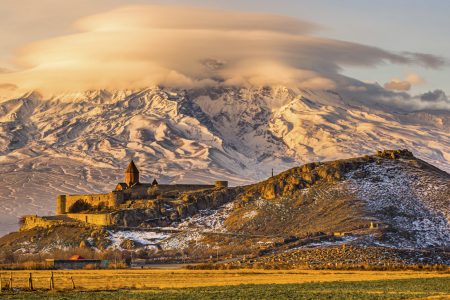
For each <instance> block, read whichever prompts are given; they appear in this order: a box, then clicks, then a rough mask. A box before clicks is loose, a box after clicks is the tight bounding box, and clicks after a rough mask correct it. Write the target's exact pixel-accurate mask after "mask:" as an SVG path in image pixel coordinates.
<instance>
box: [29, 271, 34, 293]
mask: <svg viewBox="0 0 450 300" xmlns="http://www.w3.org/2000/svg"><path fill="white" fill-rule="evenodd" d="M28 288H29V289H30V291H32V290H33V275H32V274H31V273H30V277H29V278H28Z"/></svg>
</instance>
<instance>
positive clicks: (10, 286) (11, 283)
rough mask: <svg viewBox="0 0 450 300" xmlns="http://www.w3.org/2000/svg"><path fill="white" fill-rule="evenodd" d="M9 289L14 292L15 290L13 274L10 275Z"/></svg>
mask: <svg viewBox="0 0 450 300" xmlns="http://www.w3.org/2000/svg"><path fill="white" fill-rule="evenodd" d="M9 289H10V290H11V291H12V289H13V279H12V272H11V273H9Z"/></svg>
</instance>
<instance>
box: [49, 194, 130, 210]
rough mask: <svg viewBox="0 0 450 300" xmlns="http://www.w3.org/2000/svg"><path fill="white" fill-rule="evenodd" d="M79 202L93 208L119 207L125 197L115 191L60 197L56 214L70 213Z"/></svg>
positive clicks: (57, 201) (57, 200)
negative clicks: (101, 206) (100, 206)
mask: <svg viewBox="0 0 450 300" xmlns="http://www.w3.org/2000/svg"><path fill="white" fill-rule="evenodd" d="M79 200H81V201H84V202H86V203H88V204H90V205H92V206H99V205H103V206H105V207H117V206H118V205H119V204H121V203H123V201H124V197H123V192H122V191H113V192H111V193H108V194H90V195H59V196H58V197H57V199H56V213H57V214H65V213H68V212H69V211H70V208H71V207H72V205H74V204H75V203H76V202H77V201H79Z"/></svg>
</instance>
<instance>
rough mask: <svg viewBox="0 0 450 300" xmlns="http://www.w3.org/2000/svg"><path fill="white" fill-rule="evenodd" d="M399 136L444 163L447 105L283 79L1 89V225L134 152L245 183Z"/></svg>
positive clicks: (172, 173) (166, 170)
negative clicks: (258, 83) (407, 105)
mask: <svg viewBox="0 0 450 300" xmlns="http://www.w3.org/2000/svg"><path fill="white" fill-rule="evenodd" d="M397 148H407V149H410V150H411V151H412V152H413V153H414V155H415V156H417V157H418V158H421V159H423V160H424V161H427V162H429V163H431V164H433V165H435V166H437V167H439V168H440V169H442V170H444V171H447V172H449V171H450V163H449V162H450V113H449V112H447V111H417V112H401V111H398V112H392V110H391V109H386V108H384V107H383V106H382V105H375V104H371V105H368V104H367V101H366V102H365V101H364V99H344V98H342V97H341V96H340V95H339V94H337V93H335V92H332V91H310V90H300V89H288V88H285V87H261V88H256V87H255V88H241V87H234V88H233V87H228V88H207V89H192V90H181V89H172V88H163V87H152V88H148V89H143V90H137V91H136V90H134V91H131V90H121V91H106V90H98V91H89V92H80V93H67V94H61V95H55V96H52V97H50V98H48V97H47V98H46V97H43V96H41V95H40V94H38V93H36V92H32V93H29V94H26V95H23V96H22V97H19V98H16V99H2V100H0V171H1V173H2V175H1V176H0V186H1V188H0V207H1V210H0V233H1V234H4V233H6V232H8V231H10V230H15V229H17V217H18V216H20V215H23V214H49V213H53V212H54V206H55V197H56V195H57V194H66V193H85V192H89V193H90V192H99V191H110V190H112V189H113V187H114V185H115V183H116V182H118V181H119V179H121V178H122V174H121V173H122V170H123V169H124V167H125V166H126V164H127V163H128V161H129V160H130V159H131V158H133V159H134V160H135V161H137V163H138V165H139V166H140V170H141V172H142V175H143V176H144V179H143V180H144V181H149V182H150V180H151V179H152V178H157V179H158V181H159V182H198V183H209V182H211V181H213V180H220V179H224V180H229V181H230V183H231V184H232V185H242V184H248V183H253V182H257V181H260V180H262V179H265V178H267V177H269V176H270V174H271V170H272V169H274V172H275V173H276V174H277V173H279V172H282V171H284V170H287V169H289V168H291V167H294V166H298V165H300V164H303V163H307V162H312V161H322V160H332V159H341V158H349V157H354V156H358V155H364V154H368V153H373V152H374V151H375V150H378V149H397ZM374 168H376V166H374ZM368 171H370V172H372V171H373V172H375V169H373V170H368ZM382 171H383V170H382ZM380 172H381V171H380ZM383 172H385V170H384V171H383ZM386 172H387V171H386ZM388 175H389V174H386V176H388ZM383 176H384V175H383ZM402 176H403V175H402ZM402 178H403V177H402ZM381 180H385V179H381ZM368 188H372V187H368ZM373 193H376V188H375V190H374V191H373ZM364 197H368V199H369V198H370V197H373V196H371V194H367V195H366V196H364ZM392 197H394V196H392ZM392 201H394V200H392Z"/></svg>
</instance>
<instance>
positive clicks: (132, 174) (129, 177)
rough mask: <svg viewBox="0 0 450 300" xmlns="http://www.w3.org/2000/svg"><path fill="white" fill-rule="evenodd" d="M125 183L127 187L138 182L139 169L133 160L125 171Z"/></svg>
mask: <svg viewBox="0 0 450 300" xmlns="http://www.w3.org/2000/svg"><path fill="white" fill-rule="evenodd" d="M125 183H126V184H127V185H128V187H131V186H133V185H135V184H137V183H139V170H138V168H137V167H136V165H135V164H134V161H131V162H130V164H129V165H128V168H127V170H126V171H125Z"/></svg>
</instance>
